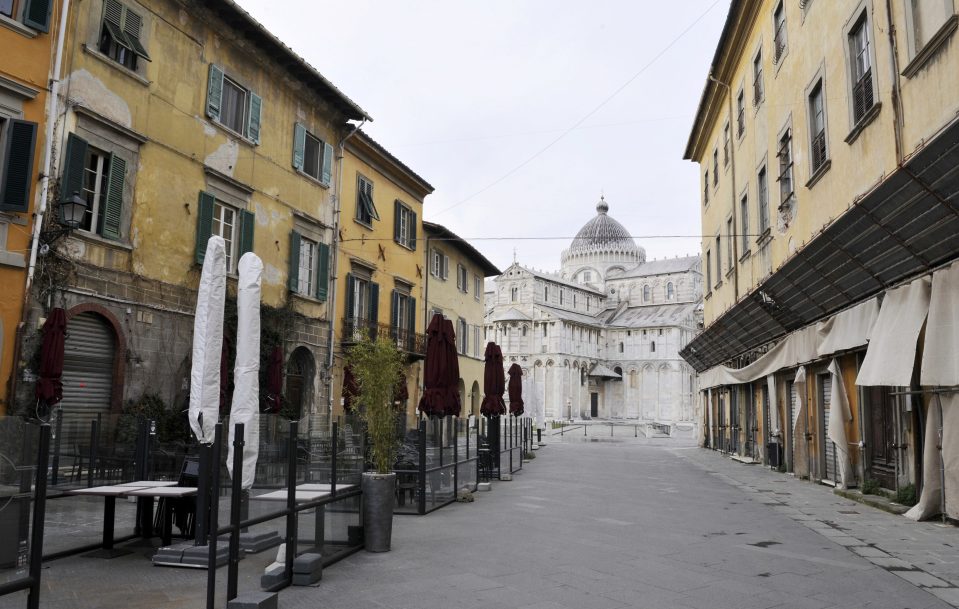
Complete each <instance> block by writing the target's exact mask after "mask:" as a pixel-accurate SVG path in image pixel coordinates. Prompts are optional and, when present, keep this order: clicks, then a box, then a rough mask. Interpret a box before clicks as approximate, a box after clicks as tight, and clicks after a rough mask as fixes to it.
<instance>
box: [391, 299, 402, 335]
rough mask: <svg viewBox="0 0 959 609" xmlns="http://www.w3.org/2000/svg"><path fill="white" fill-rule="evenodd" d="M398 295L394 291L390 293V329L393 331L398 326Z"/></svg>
mask: <svg viewBox="0 0 959 609" xmlns="http://www.w3.org/2000/svg"><path fill="white" fill-rule="evenodd" d="M399 300H400V293H399V292H397V291H396V290H393V291H392V292H390V328H391V329H393V330H394V331H395V330H396V328H398V327H399V325H400V315H399V313H400V307H399Z"/></svg>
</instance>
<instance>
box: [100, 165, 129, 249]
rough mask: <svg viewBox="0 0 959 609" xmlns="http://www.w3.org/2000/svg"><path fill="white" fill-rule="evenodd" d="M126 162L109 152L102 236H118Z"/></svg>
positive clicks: (113, 237) (121, 214) (116, 237)
mask: <svg viewBox="0 0 959 609" xmlns="http://www.w3.org/2000/svg"><path fill="white" fill-rule="evenodd" d="M126 170H127V162H126V161H124V160H123V159H121V158H120V157H118V156H117V155H115V154H110V175H109V177H108V178H107V202H106V206H105V208H104V210H103V236H104V237H109V238H110V239H119V238H120V222H121V220H122V219H123V178H124V175H125V174H126Z"/></svg>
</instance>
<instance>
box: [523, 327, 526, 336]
mask: <svg viewBox="0 0 959 609" xmlns="http://www.w3.org/2000/svg"><path fill="white" fill-rule="evenodd" d="M523 336H526V326H523Z"/></svg>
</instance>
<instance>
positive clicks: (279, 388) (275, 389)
mask: <svg viewBox="0 0 959 609" xmlns="http://www.w3.org/2000/svg"><path fill="white" fill-rule="evenodd" d="M282 406H283V347H281V346H279V345H276V346H275V347H273V349H272V350H271V351H270V359H269V361H267V364H266V409H267V412H280V408H281V407H282Z"/></svg>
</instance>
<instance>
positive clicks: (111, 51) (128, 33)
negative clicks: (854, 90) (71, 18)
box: [0, 0, 150, 71]
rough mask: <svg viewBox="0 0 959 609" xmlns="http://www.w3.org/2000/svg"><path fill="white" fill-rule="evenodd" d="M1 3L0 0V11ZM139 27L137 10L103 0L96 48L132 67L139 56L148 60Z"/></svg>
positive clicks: (133, 68) (141, 20) (129, 67)
mask: <svg viewBox="0 0 959 609" xmlns="http://www.w3.org/2000/svg"><path fill="white" fill-rule="evenodd" d="M7 2H9V0H7ZM3 4H4V2H3V1H2V0H0V12H3ZM142 29H143V18H142V17H141V16H140V14H139V13H137V12H136V11H133V10H131V9H130V7H128V6H127V5H125V4H123V3H121V2H118V1H117V0H105V2H104V3H103V20H102V21H101V25H100V40H99V43H98V45H97V49H98V50H99V51H100V52H101V53H102V54H104V55H106V56H107V57H109V58H110V59H112V60H113V61H115V62H117V63H118V64H120V65H122V66H123V67H125V68H127V69H130V70H133V71H136V69H137V62H138V60H139V59H145V60H146V61H150V56H149V54H147V51H146V48H145V47H144V46H143V42H142V41H141V40H142Z"/></svg>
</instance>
